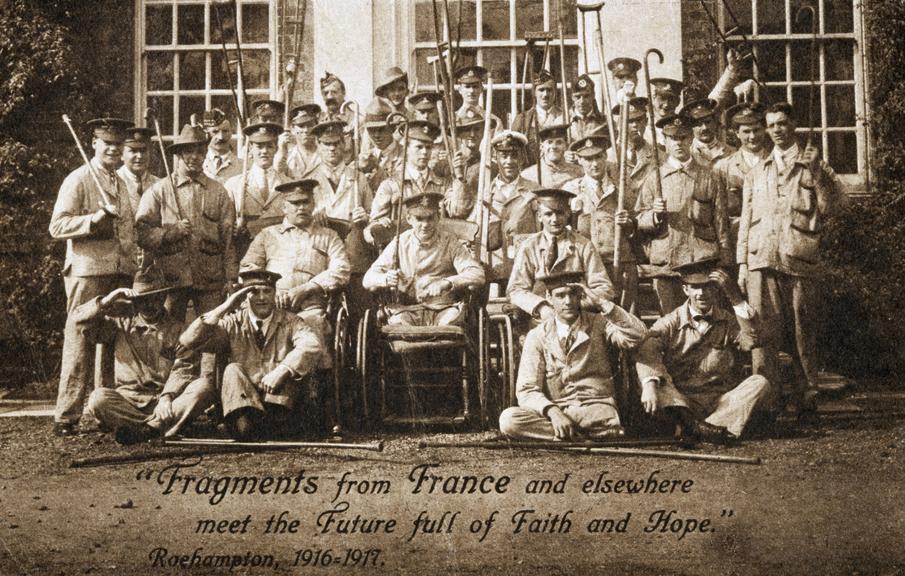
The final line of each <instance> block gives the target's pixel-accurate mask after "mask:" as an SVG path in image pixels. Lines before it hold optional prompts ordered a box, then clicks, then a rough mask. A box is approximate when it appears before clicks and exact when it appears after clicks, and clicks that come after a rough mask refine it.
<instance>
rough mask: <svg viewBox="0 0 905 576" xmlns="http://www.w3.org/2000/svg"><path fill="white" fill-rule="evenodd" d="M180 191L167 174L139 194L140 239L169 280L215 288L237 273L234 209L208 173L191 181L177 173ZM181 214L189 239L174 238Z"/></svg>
mask: <svg viewBox="0 0 905 576" xmlns="http://www.w3.org/2000/svg"><path fill="white" fill-rule="evenodd" d="M174 179H175V180H176V192H178V200H177V194H176V193H174V189H173V186H172V184H170V182H169V181H167V180H166V179H164V180H160V181H158V182H157V183H156V184H154V186H152V187H151V189H150V190H148V191H147V192H146V193H145V195H144V196H143V197H142V199H141V204H140V206H139V209H138V216H137V221H136V227H137V229H138V244H139V246H141V247H142V249H144V250H146V251H147V252H148V253H149V254H150V255H151V256H152V257H153V258H154V259H155V261H156V262H158V264H159V265H160V268H161V270H162V271H163V273H164V278H165V279H166V281H167V283H170V284H175V285H177V286H194V287H195V288H197V289H200V290H217V289H220V288H222V287H223V285H224V283H225V282H227V281H233V280H235V278H236V275H237V273H238V262H236V251H235V247H234V246H233V228H234V227H235V221H236V209H235V205H234V204H233V201H232V199H231V198H230V197H229V194H228V193H227V192H226V190H225V189H224V188H223V186H221V185H220V184H218V183H217V182H216V181H214V180H211V179H210V178H208V177H207V176H204V175H203V174H202V175H199V176H198V178H197V179H195V180H192V179H190V178H188V177H187V176H186V175H184V174H175V175H174ZM177 201H178V206H179V210H181V212H182V216H183V217H184V218H186V219H188V220H189V221H190V222H191V224H192V233H191V235H190V236H189V237H188V238H183V239H176V237H175V236H174V234H173V233H174V227H175V224H176V222H177V221H178V220H179V216H178V214H177V208H176V206H177Z"/></svg>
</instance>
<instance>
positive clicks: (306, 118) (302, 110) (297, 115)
mask: <svg viewBox="0 0 905 576" xmlns="http://www.w3.org/2000/svg"><path fill="white" fill-rule="evenodd" d="M320 113H321V107H320V106H318V105H317V104H314V103H311V104H302V105H301V106H296V107H295V108H293V109H292V110H290V111H289V118H290V121H291V122H292V123H293V124H295V125H296V126H306V125H308V124H312V123H317V118H318V116H320Z"/></svg>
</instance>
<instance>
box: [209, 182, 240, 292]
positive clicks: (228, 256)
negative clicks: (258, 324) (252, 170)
mask: <svg viewBox="0 0 905 576" xmlns="http://www.w3.org/2000/svg"><path fill="white" fill-rule="evenodd" d="M210 183H211V184H212V185H214V186H216V187H218V188H220V191H221V194H220V223H219V226H218V228H219V232H220V241H221V242H222V243H223V267H224V268H225V273H226V281H227V282H235V281H236V279H237V278H238V276H239V260H238V256H237V255H236V246H235V244H234V243H233V237H234V234H233V229H234V228H235V226H236V205H235V204H234V203H233V201H232V199H231V198H230V196H229V193H228V192H227V191H226V190H225V189H224V188H223V187H222V186H221V185H220V184H219V183H217V182H216V181H215V180H211V181H210Z"/></svg>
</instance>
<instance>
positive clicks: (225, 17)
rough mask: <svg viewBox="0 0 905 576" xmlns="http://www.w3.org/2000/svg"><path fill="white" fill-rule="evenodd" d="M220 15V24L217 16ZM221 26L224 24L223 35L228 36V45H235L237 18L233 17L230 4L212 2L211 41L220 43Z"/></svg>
mask: <svg viewBox="0 0 905 576" xmlns="http://www.w3.org/2000/svg"><path fill="white" fill-rule="evenodd" d="M218 16H219V17H220V22H219V24H218V22H217V17H218ZM220 26H223V36H225V37H226V43H227V45H232V46H235V41H236V19H235V18H233V11H232V8H231V7H230V6H229V5H223V4H220V3H219V2H212V3H211V36H210V38H211V43H212V44H220V42H221V40H220Z"/></svg>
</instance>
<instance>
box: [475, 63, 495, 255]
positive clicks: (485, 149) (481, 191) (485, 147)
mask: <svg viewBox="0 0 905 576" xmlns="http://www.w3.org/2000/svg"><path fill="white" fill-rule="evenodd" d="M487 87H488V91H487V100H486V102H485V109H484V137H483V138H482V140H481V160H480V162H481V165H480V166H479V167H478V191H477V195H478V202H477V214H478V223H479V225H480V226H481V241H480V243H479V244H478V260H479V261H480V260H481V256H482V252H483V253H484V254H486V256H487V264H489V265H491V266H492V265H493V263H492V261H491V253H490V250H488V249H487V246H488V244H489V242H490V230H489V229H490V206H489V205H485V199H484V195H485V194H486V193H487V185H488V180H489V176H490V170H489V167H490V153H491V152H490V151H491V148H490V140H491V138H492V135H493V128H492V126H493V114H492V110H493V76H491V75H488V76H487Z"/></svg>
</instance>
